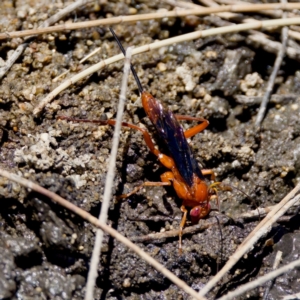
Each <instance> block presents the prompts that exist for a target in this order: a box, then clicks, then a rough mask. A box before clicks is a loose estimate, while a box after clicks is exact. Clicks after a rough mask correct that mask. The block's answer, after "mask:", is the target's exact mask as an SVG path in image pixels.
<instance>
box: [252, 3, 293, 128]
mask: <svg viewBox="0 0 300 300" xmlns="http://www.w3.org/2000/svg"><path fill="white" fill-rule="evenodd" d="M281 3H282V4H285V3H286V0H281ZM285 15H286V13H284V14H283V15H282V17H283V18H285ZM288 32H289V29H288V28H287V27H283V28H282V30H281V41H282V45H281V48H280V50H279V52H278V54H277V57H276V60H275V64H274V68H273V71H272V74H271V76H270V78H269V81H268V84H267V89H266V92H265V94H264V97H263V100H262V102H261V105H260V108H259V111H258V114H257V117H256V121H255V126H256V127H257V128H260V126H261V122H262V120H263V118H264V116H265V114H266V110H267V106H268V102H269V99H270V97H271V93H272V91H273V88H274V84H275V79H276V76H277V74H278V71H279V69H280V66H281V63H282V60H283V57H284V54H285V50H286V45H287V40H288Z"/></svg>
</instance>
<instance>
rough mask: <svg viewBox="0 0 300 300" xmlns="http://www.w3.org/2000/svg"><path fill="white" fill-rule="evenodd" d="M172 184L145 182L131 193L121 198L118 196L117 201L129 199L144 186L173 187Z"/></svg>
mask: <svg viewBox="0 0 300 300" xmlns="http://www.w3.org/2000/svg"><path fill="white" fill-rule="evenodd" d="M171 184H172V183H171V182H158V181H156V182H153V181H145V182H144V183H143V184H141V185H139V186H137V187H136V188H134V189H133V190H132V191H131V192H130V193H127V194H122V195H120V196H117V199H124V198H128V197H130V196H131V195H133V194H136V193H137V192H138V191H139V190H140V189H141V188H143V187H144V186H168V185H171Z"/></svg>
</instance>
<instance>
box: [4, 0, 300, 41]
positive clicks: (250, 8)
mask: <svg viewBox="0 0 300 300" xmlns="http://www.w3.org/2000/svg"><path fill="white" fill-rule="evenodd" d="M74 4H75V3H74ZM299 8H300V3H289V4H286V5H282V4H280V3H269V4H246V5H223V6H218V7H210V8H201V9H189V10H182V9H180V10H174V11H164V12H159V13H151V14H140V15H134V16H119V17H112V18H107V19H101V20H93V21H85V22H78V23H66V24H61V25H56V26H51V27H47V28H37V29H31V30H23V31H12V32H5V33H0V40H6V39H10V38H15V37H25V36H29V35H37V34H43V33H53V32H61V31H66V30H76V29H82V28H90V27H97V26H105V25H114V24H121V23H128V22H130V23H132V22H137V21H146V20H153V19H162V18H168V17H169V18H170V17H184V16H188V15H209V14H212V13H218V12H255V11H261V10H270V9H274V10H277V9H285V10H293V9H299Z"/></svg>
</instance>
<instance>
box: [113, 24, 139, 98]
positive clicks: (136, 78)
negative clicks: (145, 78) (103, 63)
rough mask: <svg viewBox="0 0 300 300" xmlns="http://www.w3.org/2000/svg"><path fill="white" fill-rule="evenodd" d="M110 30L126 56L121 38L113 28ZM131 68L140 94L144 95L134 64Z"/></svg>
mask: <svg viewBox="0 0 300 300" xmlns="http://www.w3.org/2000/svg"><path fill="white" fill-rule="evenodd" d="M109 30H110V32H111V33H112V35H113V36H114V38H115V40H116V42H117V44H118V46H119V48H120V49H121V51H122V53H123V54H124V56H125V54H126V52H125V49H124V47H123V45H122V44H121V42H120V40H119V38H118V37H117V35H116V33H115V32H114V30H113V29H112V28H111V27H109ZM130 68H131V72H132V75H133V77H134V79H135V81H136V84H137V86H138V89H139V92H140V94H142V93H143V92H144V89H143V86H142V84H141V81H140V79H139V77H138V76H137V73H136V71H135V69H134V67H133V65H132V64H130Z"/></svg>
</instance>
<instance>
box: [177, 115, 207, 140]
mask: <svg viewBox="0 0 300 300" xmlns="http://www.w3.org/2000/svg"><path fill="white" fill-rule="evenodd" d="M175 117H176V119H177V120H187V121H197V122H202V123H201V124H198V125H196V126H194V127H192V128H190V129H188V130H186V131H185V132H184V136H185V137H186V138H190V137H192V136H194V135H196V134H197V133H199V132H201V131H203V130H204V129H205V128H206V127H207V126H208V125H209V122H208V121H207V120H206V119H203V118H196V117H191V116H183V115H175Z"/></svg>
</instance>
